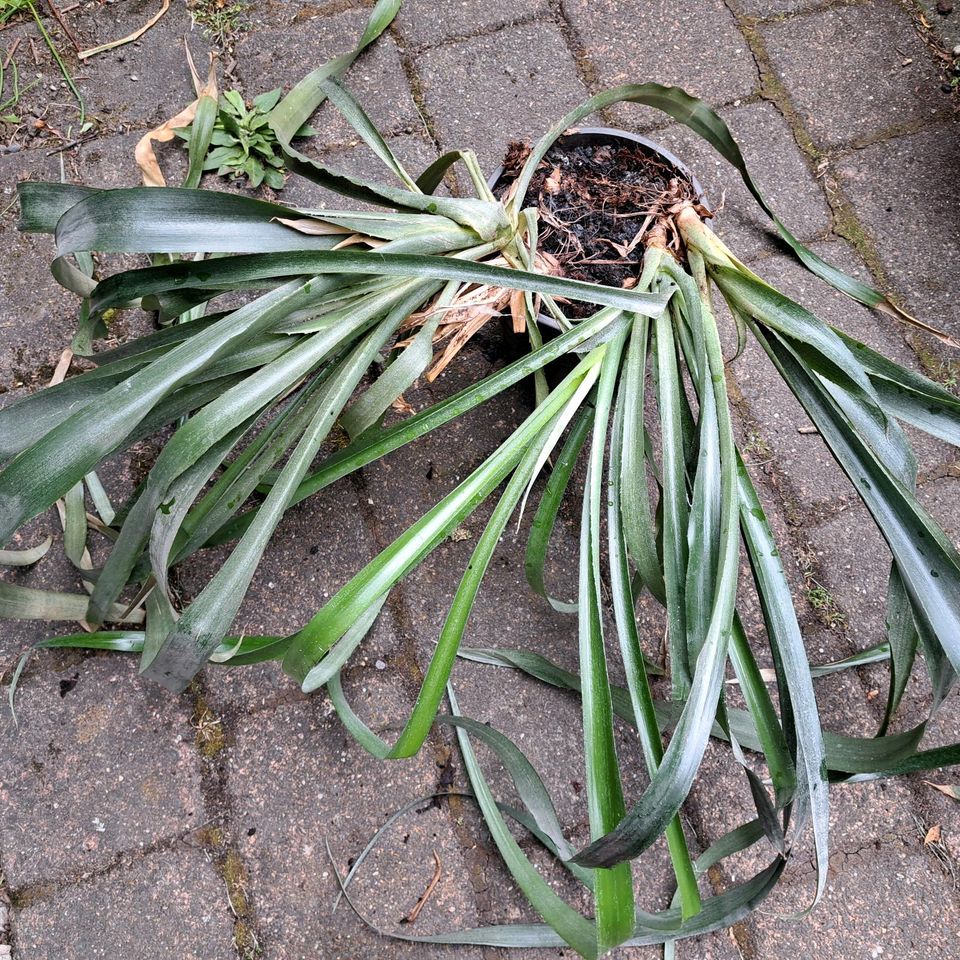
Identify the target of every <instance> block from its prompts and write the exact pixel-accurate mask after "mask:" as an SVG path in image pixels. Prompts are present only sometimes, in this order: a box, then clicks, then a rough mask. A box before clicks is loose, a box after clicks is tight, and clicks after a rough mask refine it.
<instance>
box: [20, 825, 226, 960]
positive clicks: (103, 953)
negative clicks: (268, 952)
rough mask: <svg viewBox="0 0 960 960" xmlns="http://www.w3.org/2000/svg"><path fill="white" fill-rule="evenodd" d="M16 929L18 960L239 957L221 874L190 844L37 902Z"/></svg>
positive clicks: (24, 911) (215, 959)
mask: <svg viewBox="0 0 960 960" xmlns="http://www.w3.org/2000/svg"><path fill="white" fill-rule="evenodd" d="M65 931H69V933H67V934H66V935H65ZM14 934H15V937H16V940H15V941H14V942H15V945H16V950H15V952H14V957H15V958H16V960H20V958H23V960H27V958H29V960H47V958H50V960H53V958H56V960H88V958H93V957H104V958H107V960H114V958H116V957H131V958H133V957H147V956H171V957H177V958H180V960H201V958H203V960H231V958H233V957H236V955H237V954H236V949H235V947H234V945H233V918H232V915H231V913H230V908H229V904H228V902H227V895H226V891H225V890H224V886H223V880H221V879H220V878H219V877H218V876H217V874H216V872H215V870H214V868H213V866H212V865H211V864H210V862H209V860H208V859H207V858H206V857H205V856H204V855H203V853H202V851H201V850H198V849H196V848H191V847H189V846H186V845H185V844H176V845H174V846H173V847H172V848H171V849H169V850H164V851H162V852H160V853H155V854H151V855H150V856H147V857H144V858H142V859H139V860H135V861H134V862H133V863H131V864H129V865H124V866H121V867H120V868H119V869H116V870H111V871H110V872H108V873H106V874H103V875H100V876H96V877H94V878H92V879H90V880H88V881H86V882H84V883H81V884H77V885H75V886H69V887H64V888H61V889H59V890H56V891H55V892H53V893H52V894H50V895H49V896H44V897H41V898H40V899H37V900H32V901H31V902H30V903H29V905H27V906H25V907H23V908H21V909H18V910H17V911H16V915H15V926H14Z"/></svg>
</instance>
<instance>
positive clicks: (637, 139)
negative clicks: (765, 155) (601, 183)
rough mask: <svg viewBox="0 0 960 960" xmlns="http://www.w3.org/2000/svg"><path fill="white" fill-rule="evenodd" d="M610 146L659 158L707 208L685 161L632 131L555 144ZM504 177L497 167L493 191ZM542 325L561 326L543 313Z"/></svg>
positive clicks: (598, 132)
mask: <svg viewBox="0 0 960 960" xmlns="http://www.w3.org/2000/svg"><path fill="white" fill-rule="evenodd" d="M607 145H611V146H625V145H629V146H640V147H641V148H642V149H643V150H644V151H645V152H647V153H649V154H650V155H651V156H654V157H657V158H658V159H659V160H661V161H662V162H663V163H665V164H666V165H667V166H669V167H671V168H672V169H673V170H674V171H675V172H676V175H677V176H678V177H680V178H682V179H684V180H686V181H687V182H688V183H690V185H691V186H692V187H693V189H694V191H695V192H696V194H697V197H698V198H699V200H700V202H701V203H703V204H704V205H707V201H706V195H705V194H704V192H703V188H702V187H701V186H700V183H699V181H698V180H697V178H696V176H694V174H693V171H692V170H691V169H690V168H689V167H688V166H687V165H686V164H685V163H684V162H683V161H682V160H680V159H679V158H677V157H675V156H674V155H673V154H672V153H671V152H670V151H669V150H666V149H664V148H663V147H661V146H660V145H659V144H657V143H654V141H653V140H650V139H648V138H647V137H642V136H640V135H639V134H637V133H630V131H629V130H617V129H615V128H613V127H580V128H578V129H577V130H573V131H570V132H569V133H565V134H563V136H561V137H558V138H557V141H556V143H555V146H556V147H559V148H561V149H563V148H564V147H569V148H575V147H582V146H597V147H602V146H607ZM502 176H503V166H502V165H501V166H499V167H497V169H496V170H495V171H494V172H493V173H492V174H491V176H490V177H489V179H488V180H487V183H488V184H489V185H490V189H491V190H495V189H496V187H497V185H498V184H499V182H500V178H501V177H502ZM539 323H540V326H542V327H544V328H545V329H547V330H553V331H557V332H559V329H560V328H559V327H558V326H557V322H556V321H555V320H554V319H553V317H551V316H549V315H547V314H543V313H541V314H540V315H539Z"/></svg>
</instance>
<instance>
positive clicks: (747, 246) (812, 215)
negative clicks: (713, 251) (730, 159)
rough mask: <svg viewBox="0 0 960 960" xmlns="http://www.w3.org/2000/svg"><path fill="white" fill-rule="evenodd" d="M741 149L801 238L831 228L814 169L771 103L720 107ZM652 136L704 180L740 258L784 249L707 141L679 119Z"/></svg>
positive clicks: (721, 230)
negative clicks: (679, 122) (678, 122)
mask: <svg viewBox="0 0 960 960" xmlns="http://www.w3.org/2000/svg"><path fill="white" fill-rule="evenodd" d="M719 112H720V116H721V118H722V119H723V120H724V121H725V122H726V123H727V125H728V126H729V127H730V130H731V132H732V134H733V136H734V138H735V139H736V141H737V143H738V144H739V146H740V149H741V150H742V151H743V154H744V158H745V160H746V163H747V167H748V169H749V170H750V171H751V174H752V175H753V176H754V178H755V180H756V181H757V186H758V187H759V189H760V192H761V193H762V194H763V196H764V197H766V199H767V201H768V202H769V203H770V205H771V206H772V207H773V209H774V211H775V212H776V213H777V215H778V216H779V217H780V218H781V219H782V220H783V221H784V222H785V223H786V224H787V226H788V227H789V228H790V230H791V231H792V232H793V233H794V234H795V235H796V236H798V237H800V238H801V239H803V240H809V239H811V238H813V237H815V236H818V235H820V234H823V233H824V232H826V231H827V230H828V229H829V227H830V208H829V206H828V205H827V202H826V199H825V198H824V195H823V190H822V188H821V186H820V184H819V183H818V182H817V180H816V179H815V178H814V175H813V174H812V173H811V172H810V169H809V168H808V166H807V163H806V161H805V159H804V156H803V153H802V152H801V151H800V148H799V147H798V146H797V143H796V140H795V139H794V135H793V132H792V131H791V130H790V128H789V126H788V125H787V123H786V121H785V120H784V119H783V117H782V116H781V115H780V114H779V113H778V111H777V108H776V107H775V106H774V105H773V104H771V103H765V102H759V103H749V104H745V105H743V106H739V107H728V108H726V109H724V110H721V111H719ZM650 136H651V139H653V140H654V141H655V142H656V143H658V144H660V145H661V146H663V147H666V148H667V149H669V150H671V151H672V152H673V153H674V154H676V155H677V156H678V157H682V158H683V160H684V162H685V163H686V164H687V165H688V166H689V167H690V169H691V170H692V171H693V173H694V174H695V176H696V177H697V179H698V180H699V181H700V184H701V186H702V187H703V190H704V192H705V193H706V196H707V203H708V205H709V206H710V207H711V208H712V209H714V210H716V211H717V216H716V219H715V220H714V221H712V223H711V227H713V229H715V231H716V233H717V236H719V237H720V239H721V240H723V241H724V243H726V244H727V245H728V246H729V247H730V249H731V250H732V251H733V252H734V253H735V254H736V256H737V257H739V258H740V259H741V260H750V259H752V258H753V257H757V256H760V255H761V254H765V253H770V252H773V251H776V250H781V249H783V244H782V241H780V240H779V238H778V237H777V235H776V233H775V232H774V230H773V227H772V225H771V223H770V220H769V219H768V218H767V217H766V215H765V214H764V213H763V211H762V210H761V209H760V208H759V207H758V206H757V202H756V201H755V200H754V199H753V197H752V196H750V194H749V193H748V191H747V188H746V187H745V186H744V184H743V182H742V181H741V179H740V176H739V174H737V172H736V171H735V170H734V168H733V167H732V166H731V165H730V164H729V163H727V161H726V160H724V159H723V157H721V156H720V154H719V153H717V151H716V150H714V149H713V148H712V147H711V146H710V145H709V144H707V143H706V142H705V141H704V140H702V139H701V138H700V137H698V136H697V135H696V134H695V133H693V132H692V131H690V130H688V129H687V128H686V127H682V126H680V125H679V124H671V125H670V126H668V127H666V128H663V129H658V130H655V131H653V132H652V133H651V134H650Z"/></svg>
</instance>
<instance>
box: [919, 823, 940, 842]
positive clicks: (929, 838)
mask: <svg viewBox="0 0 960 960" xmlns="http://www.w3.org/2000/svg"><path fill="white" fill-rule="evenodd" d="M940 834H941V830H940V824H939V823H935V824H934V825H933V826H932V827H931V828H930V829H929V830H928V831H927V835H926V836H925V837H924V838H923V845H924V846H925V847H929V846H930V845H931V844H933V843H939V842H940Z"/></svg>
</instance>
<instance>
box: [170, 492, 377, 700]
mask: <svg viewBox="0 0 960 960" xmlns="http://www.w3.org/2000/svg"><path fill="white" fill-rule="evenodd" d="M334 531H335V535H332V534H333V532H334ZM375 552H376V551H375V547H374V541H373V540H372V538H371V537H370V535H369V534H368V533H367V532H366V530H365V527H364V524H363V520H362V517H361V515H360V510H359V504H358V502H357V496H356V493H355V492H354V490H353V487H352V485H351V484H350V481H349V480H346V481H341V482H339V483H337V484H335V485H333V486H332V487H329V488H327V489H326V490H322V491H320V492H319V493H318V494H316V495H315V496H313V497H310V498H309V499H308V500H305V501H303V503H301V504H298V505H297V506H296V507H294V508H293V509H291V510H290V511H289V512H288V513H287V515H286V516H285V517H284V519H283V520H282V521H281V523H280V526H279V527H278V528H277V531H276V533H275V534H274V536H273V537H272V538H271V540H270V544H269V546H268V547H267V550H266V552H265V553H264V556H263V559H262V560H261V562H260V564H259V566H258V567H257V572H256V574H255V576H254V578H253V582H252V583H251V585H250V590H249V591H248V593H247V596H246V598H245V600H244V602H243V605H242V606H241V608H240V612H239V613H238V615H237V619H236V620H235V621H234V626H233V631H234V632H235V633H237V634H238V635H239V634H244V635H253V634H266V635H270V636H274V635H277V636H283V635H286V634H289V633H294V632H296V631H297V630H299V629H300V628H301V627H302V626H303V625H304V624H305V623H306V622H307V621H308V620H309V619H310V618H311V617H312V616H313V615H314V614H315V613H316V612H317V610H319V609H320V608H321V607H322V606H323V605H324V603H326V601H327V600H328V599H329V598H330V597H332V596H333V595H334V594H335V593H336V591H337V590H338V589H339V588H340V587H341V586H342V585H343V584H344V583H346V582H347V581H348V580H349V579H350V578H351V577H352V576H353V575H354V574H355V573H357V572H358V571H359V570H360V569H362V567H363V566H364V564H365V563H366V562H367V561H368V560H369V559H370V558H371V557H372V556H374V554H375ZM228 555H229V548H228V547H226V546H225V547H217V548H213V549H209V550H205V551H203V552H201V553H199V554H197V555H196V556H195V557H193V558H191V559H190V560H188V561H186V562H185V563H184V564H183V565H182V567H181V568H180V570H179V573H178V586H179V589H180V590H181V591H182V596H183V600H184V602H187V601H189V600H191V599H193V598H194V597H195V596H196V595H197V593H199V591H200V590H201V589H202V588H203V587H204V586H205V585H206V583H207V582H208V581H209V580H210V578H211V577H212V576H213V575H214V574H215V573H216V571H217V570H218V569H219V567H220V565H221V564H222V563H223V562H224V560H225V559H226V557H227V556H228ZM388 620H389V616H388V615H387V614H385V615H384V616H383V617H381V621H382V624H383V626H382V627H381V629H379V630H377V631H375V633H374V635H373V636H372V637H371V638H370V639H369V640H368V641H367V643H366V645H365V646H364V648H363V649H364V650H365V651H366V650H369V651H371V653H370V656H371V657H372V659H371V663H372V662H373V661H375V660H377V659H382V658H383V657H384V656H387V655H388V654H391V653H392V652H393V650H394V647H395V638H394V636H393V634H392V632H391V630H390V627H389V624H388ZM204 675H205V677H206V685H207V690H208V693H209V696H210V700H211V704H212V706H213V708H214V710H215V712H216V711H218V710H221V709H224V708H227V707H235V708H237V709H243V710H252V709H256V708H259V707H262V706H264V705H265V704H270V703H273V702H275V701H276V699H277V698H278V697H279V698H285V697H294V698H296V697H298V696H299V686H298V685H297V683H296V682H295V681H294V680H292V679H291V678H289V677H287V676H286V674H284V673H283V672H282V671H281V669H280V664H279V663H278V662H276V661H269V662H267V663H262V664H256V665H254V666H247V667H215V666H212V665H211V666H210V667H208V668H207V670H206V671H205V674H204Z"/></svg>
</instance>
